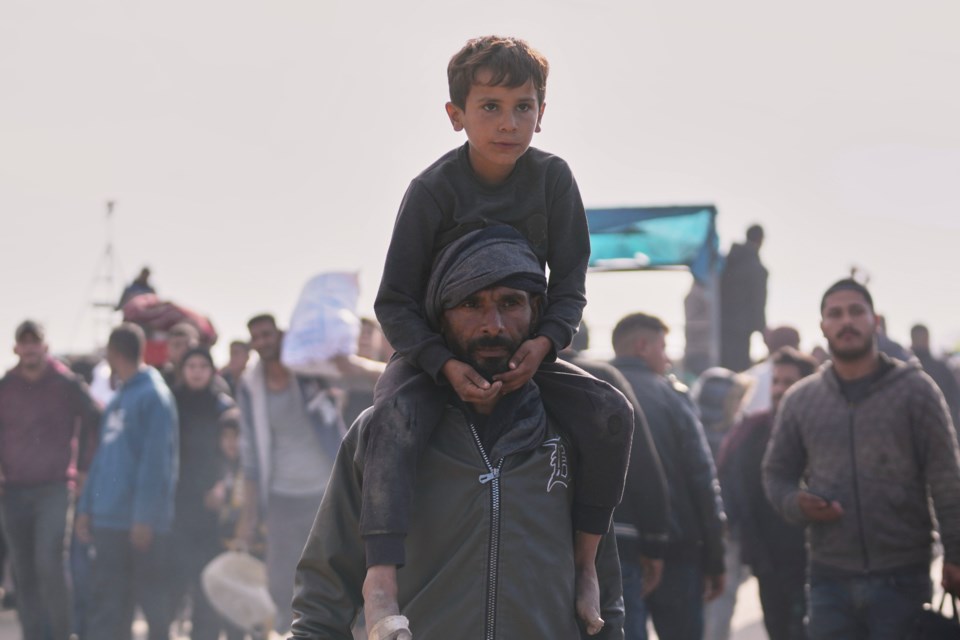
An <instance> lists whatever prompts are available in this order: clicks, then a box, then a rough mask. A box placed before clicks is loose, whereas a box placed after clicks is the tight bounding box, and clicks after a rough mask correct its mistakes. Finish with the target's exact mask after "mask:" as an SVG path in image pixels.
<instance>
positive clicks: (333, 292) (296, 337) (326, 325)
mask: <svg viewBox="0 0 960 640" xmlns="http://www.w3.org/2000/svg"><path fill="white" fill-rule="evenodd" d="M359 296H360V282H359V274H358V273H356V272H349V273H348V272H337V273H321V274H320V275H317V276H314V277H313V278H311V279H310V280H309V281H308V282H307V284H306V285H305V286H304V287H303V291H301V292H300V298H299V300H297V306H296V308H295V309H294V310H293V316H291V318H290V328H289V329H288V330H287V332H286V334H285V335H284V337H283V349H282V350H281V354H280V360H281V361H282V362H283V364H284V366H286V367H287V368H289V369H291V370H292V371H294V372H296V373H299V374H303V375H316V376H327V377H337V376H338V375H339V372H338V370H337V367H336V366H335V365H334V364H333V363H332V362H331V359H332V358H333V357H334V356H338V355H355V354H356V353H357V340H358V338H359V337H360V318H358V317H357V311H356V309H357V299H358V298H359Z"/></svg>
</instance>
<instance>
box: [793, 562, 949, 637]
mask: <svg viewBox="0 0 960 640" xmlns="http://www.w3.org/2000/svg"><path fill="white" fill-rule="evenodd" d="M932 589H933V587H932V585H931V583H930V571H929V569H906V570H903V571H899V572H896V573H890V574H885V575H867V576H856V577H848V578H828V577H823V576H816V575H814V576H812V577H811V578H810V619H809V622H808V624H807V635H808V636H809V637H810V639H811V640H835V639H836V638H843V639H844V640H899V639H900V638H904V637H906V634H907V631H909V630H910V627H911V625H912V624H913V621H914V619H915V618H916V616H917V615H918V614H919V613H920V611H921V610H922V609H923V604H924V603H925V602H930V598H931V595H932Z"/></svg>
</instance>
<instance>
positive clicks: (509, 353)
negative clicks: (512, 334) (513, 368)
mask: <svg viewBox="0 0 960 640" xmlns="http://www.w3.org/2000/svg"><path fill="white" fill-rule="evenodd" d="M519 346H520V345H519V344H518V343H514V342H513V341H512V340H510V339H509V338H507V337H505V336H492V337H487V338H477V339H476V340H471V341H470V342H468V343H467V344H466V345H464V348H463V349H462V350H461V349H460V348H459V346H458V348H457V349H455V350H454V353H455V354H456V356H457V357H458V358H460V359H461V360H463V361H464V362H466V363H467V364H469V365H470V366H472V367H473V368H474V369H476V371H477V373H479V374H480V375H482V376H483V377H484V378H486V379H487V381H489V382H492V381H493V376H495V375H497V374H498V373H506V372H507V371H509V370H510V358H512V357H513V354H514V352H515V351H516V350H517V348H518V347H519ZM491 347H503V348H504V349H505V350H506V354H505V355H503V356H501V357H496V358H477V357H476V356H474V355H473V354H474V352H475V351H476V350H477V349H484V348H491ZM458 352H459V353H458Z"/></svg>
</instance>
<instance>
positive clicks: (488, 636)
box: [470, 423, 503, 640]
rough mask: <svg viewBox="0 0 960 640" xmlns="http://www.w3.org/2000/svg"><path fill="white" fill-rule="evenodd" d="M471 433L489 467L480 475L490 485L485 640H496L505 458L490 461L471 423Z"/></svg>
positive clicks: (481, 482)
mask: <svg viewBox="0 0 960 640" xmlns="http://www.w3.org/2000/svg"><path fill="white" fill-rule="evenodd" d="M470 433H471V434H472V435H473V442H474V444H476V445H477V450H478V451H479V452H480V457H482V458H483V464H484V465H485V466H486V467H487V473H483V474H481V475H480V476H479V478H478V480H479V481H480V484H489V485H490V547H489V549H490V551H489V554H488V555H487V620H486V627H485V629H484V633H483V637H484V638H485V640H494V633H495V630H496V622H497V579H498V577H499V565H500V469H501V468H503V458H500V460H499V461H498V462H497V465H496V466H493V465H492V464H491V463H490V458H489V457H488V456H487V452H486V451H484V450H483V445H482V444H481V443H480V436H478V435H477V429H476V427H475V426H474V425H473V424H472V423H471V424H470Z"/></svg>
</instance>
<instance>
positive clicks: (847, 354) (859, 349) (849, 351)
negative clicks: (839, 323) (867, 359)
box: [827, 329, 874, 362]
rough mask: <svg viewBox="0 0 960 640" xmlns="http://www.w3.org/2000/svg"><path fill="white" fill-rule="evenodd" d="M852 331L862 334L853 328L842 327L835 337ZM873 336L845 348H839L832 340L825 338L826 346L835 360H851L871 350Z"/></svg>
mask: <svg viewBox="0 0 960 640" xmlns="http://www.w3.org/2000/svg"><path fill="white" fill-rule="evenodd" d="M848 332H854V333H855V334H857V335H862V334H860V332H858V331H854V330H853V329H843V330H842V331H841V332H840V334H838V335H837V338H840V337H841V336H842V335H843V334H844V333H848ZM873 342H874V336H872V335H871V336H869V337H868V338H867V339H866V340H865V341H864V342H863V344H861V345H854V346H851V347H846V348H839V347H837V345H836V344H835V343H834V341H833V340H830V339H829V338H828V339H827V346H828V347H830V355H831V356H833V358H834V359H835V360H842V361H844V362H852V361H854V360H859V359H861V358H863V357H864V356H866V355H868V354H869V353H870V352H871V351H872V350H873Z"/></svg>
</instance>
